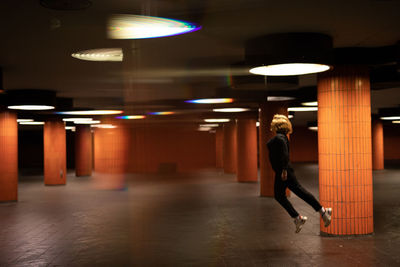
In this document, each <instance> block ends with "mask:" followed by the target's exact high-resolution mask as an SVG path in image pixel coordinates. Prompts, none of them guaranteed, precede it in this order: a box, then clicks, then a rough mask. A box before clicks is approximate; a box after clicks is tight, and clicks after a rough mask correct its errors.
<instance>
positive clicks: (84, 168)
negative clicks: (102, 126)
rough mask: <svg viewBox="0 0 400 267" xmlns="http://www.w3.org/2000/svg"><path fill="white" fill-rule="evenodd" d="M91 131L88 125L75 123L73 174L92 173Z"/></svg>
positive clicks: (84, 174)
mask: <svg viewBox="0 0 400 267" xmlns="http://www.w3.org/2000/svg"><path fill="white" fill-rule="evenodd" d="M92 157H93V155H92V132H91V129H90V125H77V126H76V130H75V175H76V176H90V175H92V165H93V163H92Z"/></svg>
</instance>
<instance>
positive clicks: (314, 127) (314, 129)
mask: <svg viewBox="0 0 400 267" xmlns="http://www.w3.org/2000/svg"><path fill="white" fill-rule="evenodd" d="M308 129H309V130H311V131H318V126H310V127H308Z"/></svg>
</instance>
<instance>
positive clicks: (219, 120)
mask: <svg viewBox="0 0 400 267" xmlns="http://www.w3.org/2000/svg"><path fill="white" fill-rule="evenodd" d="M204 121H205V122H211V123H212V122H229V121H230V119H204Z"/></svg>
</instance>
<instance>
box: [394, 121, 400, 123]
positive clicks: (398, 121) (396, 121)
mask: <svg viewBox="0 0 400 267" xmlns="http://www.w3.org/2000/svg"><path fill="white" fill-rule="evenodd" d="M392 123H400V121H392Z"/></svg>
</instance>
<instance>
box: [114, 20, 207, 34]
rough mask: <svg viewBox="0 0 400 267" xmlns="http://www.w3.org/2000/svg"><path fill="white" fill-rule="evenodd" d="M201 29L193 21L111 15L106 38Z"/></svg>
mask: <svg viewBox="0 0 400 267" xmlns="http://www.w3.org/2000/svg"><path fill="white" fill-rule="evenodd" d="M199 29H201V27H200V26H197V25H196V24H194V23H190V22H186V21H182V20H174V19H168V18H160V17H151V16H141V15H126V14H118V15H112V16H111V17H110V19H109V20H108V38H111V39H145V38H157V37H166V36H173V35H178V34H184V33H189V32H193V31H197V30H199Z"/></svg>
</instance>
